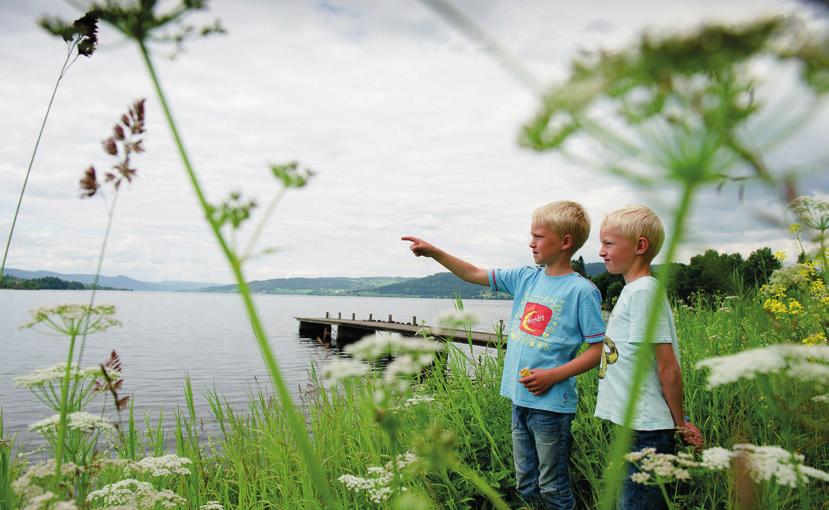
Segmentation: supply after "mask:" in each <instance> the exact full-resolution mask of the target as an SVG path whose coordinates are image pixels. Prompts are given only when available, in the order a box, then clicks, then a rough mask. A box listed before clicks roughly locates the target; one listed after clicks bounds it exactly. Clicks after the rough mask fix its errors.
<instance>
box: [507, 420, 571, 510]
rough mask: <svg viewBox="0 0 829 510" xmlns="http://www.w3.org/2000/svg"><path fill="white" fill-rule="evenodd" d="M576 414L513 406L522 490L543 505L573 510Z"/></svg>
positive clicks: (517, 469)
mask: <svg viewBox="0 0 829 510" xmlns="http://www.w3.org/2000/svg"><path fill="white" fill-rule="evenodd" d="M572 421H573V414H569V413H556V412H553V411H543V410H540V409H530V408H527V407H521V406H517V405H513V406H512V455H513V458H514V459H515V479H516V482H517V485H518V493H519V494H520V495H521V497H522V498H524V499H525V500H526V501H527V502H528V503H530V504H532V505H534V506H537V507H539V508H545V509H554V510H572V509H573V508H574V507H575V499H574V498H573V490H572V487H571V486H570V465H569V464H570V447H571V445H572V443H573V437H572V436H571V435H570V424H571V423H572Z"/></svg>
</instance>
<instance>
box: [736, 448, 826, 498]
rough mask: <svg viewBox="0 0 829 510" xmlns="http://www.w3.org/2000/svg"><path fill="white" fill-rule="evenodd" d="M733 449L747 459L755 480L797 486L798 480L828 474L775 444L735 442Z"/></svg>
mask: <svg viewBox="0 0 829 510" xmlns="http://www.w3.org/2000/svg"><path fill="white" fill-rule="evenodd" d="M734 451H735V452H736V454H737V455H742V456H744V457H745V458H746V459H747V460H748V465H749V469H750V472H751V477H752V478H753V479H754V480H755V481H757V482H760V481H768V480H772V479H774V480H775V481H776V482H777V484H778V485H785V486H787V487H797V485H798V480H799V481H801V482H803V483H805V482H807V481H808V478H809V477H811V478H817V479H820V480H827V479H829V474H827V473H825V472H823V471H821V470H819V469H815V468H812V467H809V466H806V465H804V464H803V460H804V457H803V455H801V454H799V453H792V452H790V451H788V450H784V449H783V448H779V447H777V446H755V445H753V444H735V445H734Z"/></svg>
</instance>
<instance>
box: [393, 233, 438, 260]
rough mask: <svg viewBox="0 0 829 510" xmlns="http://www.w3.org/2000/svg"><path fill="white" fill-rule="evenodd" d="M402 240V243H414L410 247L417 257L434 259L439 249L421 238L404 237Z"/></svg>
mask: <svg viewBox="0 0 829 510" xmlns="http://www.w3.org/2000/svg"><path fill="white" fill-rule="evenodd" d="M400 239H401V240H402V241H409V242H411V243H412V244H411V245H410V246H409V249H410V250H412V253H414V254H415V257H421V256H426V257H432V256H434V254H435V253H436V252H437V248H435V247H434V246H433V245H432V244H430V243H427V242H426V241H424V240H423V239H420V238H419V237H412V236H403V237H401V238H400Z"/></svg>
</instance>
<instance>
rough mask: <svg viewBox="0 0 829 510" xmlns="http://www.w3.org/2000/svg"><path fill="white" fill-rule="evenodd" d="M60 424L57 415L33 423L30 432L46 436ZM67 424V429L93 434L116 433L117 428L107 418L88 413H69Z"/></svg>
mask: <svg viewBox="0 0 829 510" xmlns="http://www.w3.org/2000/svg"><path fill="white" fill-rule="evenodd" d="M59 422H60V415H59V414H55V415H52V416H50V417H49V418H44V419H42V420H40V421H37V422H35V423H32V424H31V425H29V430H31V431H33V432H40V433H42V434H45V433H48V432H51V431H52V430H54V429H55V428H57V426H58V423H59ZM66 423H67V427H69V428H70V429H72V430H77V431H80V432H86V433H92V432H95V431H96V430H100V431H113V432H114V431H115V426H114V425H113V424H112V422H110V421H109V420H107V419H106V418H102V417H100V416H98V415H95V414H91V413H88V412H86V411H78V412H75V413H69V414H68V415H67V422H66Z"/></svg>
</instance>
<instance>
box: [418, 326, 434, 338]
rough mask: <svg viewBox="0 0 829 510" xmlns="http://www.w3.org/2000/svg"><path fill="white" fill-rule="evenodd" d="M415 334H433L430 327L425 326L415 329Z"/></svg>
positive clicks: (425, 335) (423, 335) (424, 335)
mask: <svg viewBox="0 0 829 510" xmlns="http://www.w3.org/2000/svg"><path fill="white" fill-rule="evenodd" d="M415 336H421V337H427V336H432V330H431V329H429V328H425V327H424V328H418V330H417V331H415Z"/></svg>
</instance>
